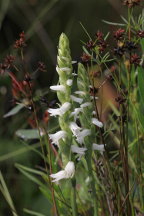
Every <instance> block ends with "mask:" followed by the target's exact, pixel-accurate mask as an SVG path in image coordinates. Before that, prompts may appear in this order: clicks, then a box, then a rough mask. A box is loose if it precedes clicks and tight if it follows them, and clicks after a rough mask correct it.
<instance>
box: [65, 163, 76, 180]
mask: <svg viewBox="0 0 144 216" xmlns="http://www.w3.org/2000/svg"><path fill="white" fill-rule="evenodd" d="M64 170H65V172H66V177H65V178H72V177H73V176H74V173H75V165H74V162H73V161H69V162H68V163H67V165H66V167H65V169H64Z"/></svg>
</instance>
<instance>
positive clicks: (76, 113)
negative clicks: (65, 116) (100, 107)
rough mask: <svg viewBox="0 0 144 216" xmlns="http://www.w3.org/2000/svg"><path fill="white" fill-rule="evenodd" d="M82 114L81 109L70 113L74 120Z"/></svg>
mask: <svg viewBox="0 0 144 216" xmlns="http://www.w3.org/2000/svg"><path fill="white" fill-rule="evenodd" d="M80 112H82V108H75V109H74V111H73V112H72V113H71V116H74V120H75V121H76V119H77V118H78V114H79V113H80Z"/></svg>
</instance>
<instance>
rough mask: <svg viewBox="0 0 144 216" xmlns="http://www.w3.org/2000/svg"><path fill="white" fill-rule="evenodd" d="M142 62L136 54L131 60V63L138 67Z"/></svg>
mask: <svg viewBox="0 0 144 216" xmlns="http://www.w3.org/2000/svg"><path fill="white" fill-rule="evenodd" d="M140 62H141V58H140V57H139V56H138V55H137V54H136V53H135V54H133V55H132V56H131V58H130V63H131V64H134V65H135V66H138V65H139V64H140Z"/></svg>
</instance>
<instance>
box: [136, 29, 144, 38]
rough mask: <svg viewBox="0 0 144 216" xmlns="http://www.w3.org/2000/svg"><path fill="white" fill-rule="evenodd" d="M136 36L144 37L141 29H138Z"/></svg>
mask: <svg viewBox="0 0 144 216" xmlns="http://www.w3.org/2000/svg"><path fill="white" fill-rule="evenodd" d="M137 36H138V37H140V38H144V31H142V30H141V31H138V32H137Z"/></svg>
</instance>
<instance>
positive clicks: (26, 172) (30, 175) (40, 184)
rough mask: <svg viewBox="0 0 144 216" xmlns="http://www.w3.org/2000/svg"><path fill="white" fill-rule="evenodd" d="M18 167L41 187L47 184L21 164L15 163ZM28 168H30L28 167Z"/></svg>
mask: <svg viewBox="0 0 144 216" xmlns="http://www.w3.org/2000/svg"><path fill="white" fill-rule="evenodd" d="M15 166H16V168H17V169H18V170H19V171H20V172H21V173H23V174H24V175H25V176H26V177H27V178H28V179H30V180H31V181H33V182H34V183H36V184H38V185H39V186H41V187H45V185H44V184H43V183H42V182H41V181H40V180H39V179H37V178H36V177H35V176H34V175H32V174H30V173H29V172H30V171H26V170H25V169H24V168H23V166H22V165H20V164H15ZM27 169H29V168H28V167H27Z"/></svg>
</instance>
